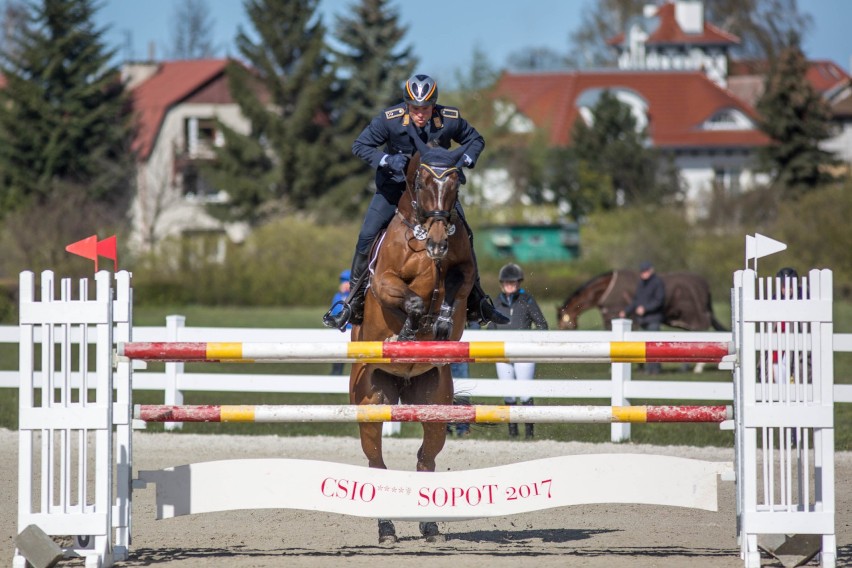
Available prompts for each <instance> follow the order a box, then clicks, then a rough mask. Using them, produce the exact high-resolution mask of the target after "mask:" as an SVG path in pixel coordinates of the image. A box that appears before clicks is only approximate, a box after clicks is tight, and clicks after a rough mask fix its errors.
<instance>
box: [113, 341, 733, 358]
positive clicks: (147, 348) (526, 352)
mask: <svg viewBox="0 0 852 568" xmlns="http://www.w3.org/2000/svg"><path fill="white" fill-rule="evenodd" d="M733 353H734V347H733V345H732V344H730V343H712V342H688V341H665V342H653V341H648V342H643V341H605V342H588V343H576V342H574V343H572V342H568V341H565V342H532V341H529V342H525V343H506V342H503V341H477V342H470V343H465V342H447V341H406V342H388V341H357V342H351V343H337V344H335V343H124V344H119V345H118V354H119V355H120V356H124V357H128V358H130V359H139V360H142V361H168V362H186V363H189V362H198V361H203V362H208V363H225V362H234V363H260V362H268V363H273V362H277V363H280V362H287V363H316V362H321V363H329V362H332V363H428V362H440V363H504V362H510V361H511V362H535V363H566V362H571V363H695V362H702V363H719V362H721V361H722V360H723V359H724V358H725V357H727V356H728V355H732V354H733Z"/></svg>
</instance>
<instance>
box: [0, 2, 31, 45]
mask: <svg viewBox="0 0 852 568" xmlns="http://www.w3.org/2000/svg"><path fill="white" fill-rule="evenodd" d="M0 19H2V21H0V51H2V52H3V53H5V54H7V55H11V54H12V53H13V47H14V46H15V44H16V39H15V37H16V36H17V35H18V32H19V30H21V29H22V28H23V26H24V25H25V24H26V21H27V5H26V4H25V3H24V2H23V0H8V1H7V2H5V3H4V4H3V7H2V8H0Z"/></svg>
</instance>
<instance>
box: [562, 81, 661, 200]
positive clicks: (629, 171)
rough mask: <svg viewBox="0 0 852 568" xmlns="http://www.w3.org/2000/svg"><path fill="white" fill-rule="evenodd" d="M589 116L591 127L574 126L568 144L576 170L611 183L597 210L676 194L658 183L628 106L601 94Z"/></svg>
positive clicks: (651, 155) (654, 162)
mask: <svg viewBox="0 0 852 568" xmlns="http://www.w3.org/2000/svg"><path fill="white" fill-rule="evenodd" d="M591 114H592V120H591V124H588V125H587V124H586V122H585V121H584V120H582V119H578V120H577V121H576V122H575V123H574V129H573V131H572V133H571V140H572V142H573V146H574V151H575V153H576V157H577V160H579V162H580V165H579V166H578V168H582V167H583V166H584V165H585V166H586V167H588V168H589V170H590V171H589V173H592V172H594V173H597V174H598V175H600V174H604V175H607V176H609V178H610V179H611V181H612V188H613V190H614V193H611V192H604V193H602V194H601V196H600V199H601V201H599V202H598V204H597V205H598V207H599V208H602V209H612V208H613V207H615V206H617V205H621V204H622V203H623V204H631V205H633V204H637V203H642V202H651V203H654V202H657V201H660V200H662V199H664V198H665V197H667V196H670V195H671V194H674V193H676V192H677V190H678V188H677V187H676V185H675V187H672V185H671V184H670V183H659V181H660V180H658V169H659V163H660V160H659V157H658V156H657V153H656V152H654V151H653V150H651V149H649V148H648V147H647V146H648V144H647V136H646V134H645V132H644V131H637V128H636V118H635V117H634V116H633V114H632V112H631V110H630V107H629V106H628V105H626V104H624V103H622V102H621V101H619V100H618V98H617V97H616V95H614V94H612V93H610V92H609V91H603V92H602V93H601V95H600V98H599V99H598V102H597V103H596V104H595V106H594V107H593V108H592V109H591ZM580 171H582V169H581V170H580ZM613 197H614V199H613Z"/></svg>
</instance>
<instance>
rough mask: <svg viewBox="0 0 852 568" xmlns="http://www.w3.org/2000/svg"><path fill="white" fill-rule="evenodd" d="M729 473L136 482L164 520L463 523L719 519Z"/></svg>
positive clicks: (620, 457)
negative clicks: (721, 488) (300, 513)
mask: <svg viewBox="0 0 852 568" xmlns="http://www.w3.org/2000/svg"><path fill="white" fill-rule="evenodd" d="M732 469H733V468H732V465H731V463H730V462H707V461H701V460H693V459H685V458H677V457H669V456H656V455H643V454H596V455H576V456H564V457H555V458H546V459H541V460H535V461H529V462H521V463H516V464H511V465H504V466H498V467H492V468H485V469H475V470H468V471H451V472H440V473H422V472H415V471H396V470H379V469H370V468H366V467H361V466H354V465H348V464H339V463H332V462H323V461H309V460H291V459H249V460H225V461H214V462H204V463H196V464H190V465H182V466H177V467H172V468H168V469H165V470H159V471H140V472H139V480H140V481H142V482H150V483H156V485H157V518H158V519H161V518H169V517H174V516H179V515H191V514H195V513H207V512H214V511H230V510H238V509H278V508H282V509H304V510H309V511H325V512H329V513H340V514H344V515H354V516H358V517H369V518H376V519H395V520H416V521H458V520H465V519H475V518H484V517H494V516H505V515H514V514H518V513H526V512H530V511H539V510H542V509H550V508H553V507H564V506H568V505H582V504H591V503H640V504H649V505H672V506H679V507H690V508H697V509H705V510H709V511H716V510H718V509H717V499H716V493H717V478H718V476H719V475H720V474H722V473H727V472H729V471H732ZM138 485H139V484H138V483H137V486H138Z"/></svg>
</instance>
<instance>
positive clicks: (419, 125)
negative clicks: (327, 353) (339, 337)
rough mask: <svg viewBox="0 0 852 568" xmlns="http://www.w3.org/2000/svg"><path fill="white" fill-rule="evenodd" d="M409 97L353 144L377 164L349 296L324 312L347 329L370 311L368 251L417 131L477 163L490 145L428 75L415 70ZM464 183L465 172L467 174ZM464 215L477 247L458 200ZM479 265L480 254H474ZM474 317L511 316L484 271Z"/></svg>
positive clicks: (399, 187) (468, 163) (401, 186)
mask: <svg viewBox="0 0 852 568" xmlns="http://www.w3.org/2000/svg"><path fill="white" fill-rule="evenodd" d="M403 99H404V102H402V103H400V104H398V105H395V106H392V107H390V108H387V109H385V110H383V111H382V112H380V113H379V115H378V116H376V117H375V118H374V119H373V120H372V122H370V124H368V125H367V127H366V128H364V130H363V131H362V132H361V134H360V135H359V136H358V138H357V139H356V140H355V142H354V143H353V144H352V153H353V154H355V155H356V156H358V157H359V158H361V159H362V160H364V161H365V162H366V163H368V164H369V165H370V167H372V168H373V169H375V170H376V194H375V195H374V196H373V200H372V201H371V202H370V206H369V208H368V209H367V215H366V217H365V218H364V223H363V225H362V226H361V232H360V234H359V235H358V242H357V244H356V245H355V256H354V258H353V259H352V285H351V289H350V294H349V297H348V298H346V300H344V301H343V303H342V308H341V310H340V311H339V312H337V313H332V311H331V310H329V312H328V313H326V314H325V316H323V324H325V325H326V326H327V327H336V328H337V329H339V330H341V331H344V330H345V329H346V325H347V324H348V323H350V322H351V323H356V324H357V323H361V321H362V318H363V312H364V292H365V290H366V284H367V278H365V277H364V276H365V275H366V272H367V265H368V264H369V259H368V255H369V254H370V248H371V247H372V246H373V241H375V240H376V237H377V236H378V235H379V233H381V231H382V230H383V229H384V228H385V227H387V226H388V223H390V221H391V219H392V218H393V214H394V212H395V211H396V206H397V203H399V199H400V197H402V193H403V192H404V191H405V172H406V170H407V168H408V161H409V159H411V156H412V155H414V153H415V151H416V147H415V144H414V140H413V138H412V137H413V136H418V137H419V138H420V139H421V140H422V141H423V142H425V143H429V142H433V143H437V144H438V145H439V146H440V147H442V148H446V149H449V147H450V145H451V144H452V143H453V142H456V143H458V144H460V145H462V146H464V147H465V148H466V150H465V153H464V155H463V156H462V159H461V161H460V162H459V163H458V164H456V165H457V166H458V167H459V168H461V167H462V166H464V167H468V168H473V167H474V166H475V165H476V161H477V160H478V159H479V154H480V153H481V152H482V150H483V149H484V148H485V140H484V139H483V138H482V136H481V135H480V134H479V132H477V131H476V129H475V128H474V127H473V126H471V125H470V124H469V123H468V122H467V121H466V120H465V119H464V118H462V116H461V112H459V109H457V108H454V107H448V106H443V105H439V104H438V85H437V83H435V80H434V79H432V78H431V77H429V76H428V75H414V76H412V77H411V78H410V79H408V81H406V82H405V87H404V89H403ZM461 179H462V183H464V176H463V175H462V176H461ZM456 209H457V211H458V214H459V217H460V218H461V219H462V221H463V222H464V224H465V227H466V228H467V232H468V235H469V236H470V241H471V250H473V232H472V231H471V230H470V226H469V225H468V224H467V221H466V220H465V218H464V210H463V209H462V207H461V203H460V202H457V203H456ZM474 266H476V258H475V257H474ZM467 310H468V319H469V320H474V321H481V322H482V323H484V324H487V323H488V322H490V321H496V322H500V323H504V322H505V321H508V320H507V319H506V316H504V315H503V314H501V313H499V312H496V310H495V309H494V304H493V303H492V302H491V298H489V297H488V295H487V294H486V293H485V292H484V291H483V290H482V286H480V284H479V271H478V269H477V272H476V277H475V281H474V285H473V290H471V292H470V295H469V296H468V299H467Z"/></svg>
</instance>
